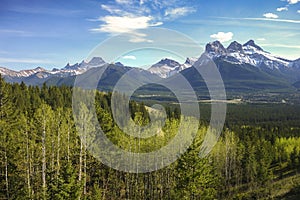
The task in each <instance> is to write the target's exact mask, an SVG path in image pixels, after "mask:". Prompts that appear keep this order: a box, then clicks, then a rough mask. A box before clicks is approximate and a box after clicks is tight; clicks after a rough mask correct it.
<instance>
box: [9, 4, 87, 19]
mask: <svg viewBox="0 0 300 200" xmlns="http://www.w3.org/2000/svg"><path fill="white" fill-rule="evenodd" d="M29 5H30V4H28V6H18V5H16V6H13V7H11V8H10V9H9V10H10V11H13V12H19V13H29V14H42V15H59V16H74V15H75V14H78V13H81V12H82V10H71V9H61V8H46V7H37V6H34V5H32V6H29Z"/></svg>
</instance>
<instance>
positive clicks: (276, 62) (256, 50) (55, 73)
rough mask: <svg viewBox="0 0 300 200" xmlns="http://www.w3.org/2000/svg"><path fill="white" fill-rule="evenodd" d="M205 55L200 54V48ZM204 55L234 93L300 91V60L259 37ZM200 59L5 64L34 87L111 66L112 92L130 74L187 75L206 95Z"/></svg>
mask: <svg viewBox="0 0 300 200" xmlns="http://www.w3.org/2000/svg"><path fill="white" fill-rule="evenodd" d="M199 53H200V52H199ZM203 54H204V55H206V56H208V57H209V58H211V59H212V60H213V61H214V62H215V64H216V66H217V67H218V69H219V71H220V74H221V76H222V79H223V81H224V84H225V88H226V92H227V94H228V96H232V97H236V96H245V95H247V94H254V93H255V94H258V93H260V94H266V92H268V93H270V92H272V93H273V94H274V93H277V94H278V93H280V94H282V93H291V94H294V93H297V90H298V89H299V88H300V58H299V59H297V60H289V59H285V58H281V57H278V56H275V55H273V54H271V53H269V52H266V51H265V50H264V49H263V48H261V47H260V46H258V45H257V44H256V43H255V42H254V41H253V40H249V41H248V42H246V43H245V44H240V43H238V42H236V41H234V42H232V43H231V44H230V45H229V46H228V47H227V48H226V47H224V46H223V45H222V44H221V43H220V42H219V41H214V42H210V43H208V44H207V45H206V47H205V52H204V53H203ZM198 59H199V58H187V59H186V61H185V63H182V64H181V63H179V62H177V61H175V60H172V59H169V58H164V59H162V60H161V61H159V62H158V63H156V64H154V65H152V66H151V67H150V68H149V69H147V70H145V69H141V68H133V67H129V66H124V65H123V64H122V63H119V62H118V63H106V62H105V61H104V60H103V59H102V58H100V57H94V58H92V59H91V60H90V61H82V62H80V63H76V64H73V65H70V64H69V63H68V64H67V65H66V66H65V67H63V68H61V69H52V70H46V69H43V68H41V67H38V68H35V69H32V70H22V71H13V70H9V69H7V68H4V67H0V73H1V75H2V76H3V77H4V78H5V79H6V80H7V81H8V82H19V83H20V82H22V81H23V82H24V83H26V84H28V85H42V84H43V83H47V84H50V85H63V84H65V85H72V84H73V83H74V80H75V77H76V76H78V75H81V74H85V75H89V74H90V75H91V76H92V75H93V74H95V73H96V72H97V71H99V70H103V69H104V68H105V69H106V70H105V72H104V74H103V76H102V78H101V81H100V82H99V89H101V90H112V88H113V87H114V85H115V84H116V82H117V81H118V80H119V79H120V78H121V77H122V76H123V75H124V74H125V73H127V72H129V71H130V73H129V76H127V79H126V81H127V83H128V84H135V83H136V82H137V81H138V82H140V83H144V82H155V81H160V82H162V83H163V82H168V81H175V82H176V79H178V77H179V76H180V74H181V75H183V76H184V77H185V78H186V79H187V80H188V81H189V82H190V84H191V85H192V87H193V88H194V90H195V91H196V92H197V93H198V94H199V95H200V94H201V95H203V94H206V95H207V94H208V92H203V91H205V90H207V89H206V84H205V82H204V80H203V79H202V77H201V75H199V74H198V73H197V71H196V69H195V67H192V66H193V64H194V63H195V62H196V61H197V60H198ZM144 89H145V90H147V91H149V92H150V93H151V92H152V93H153V92H154V91H156V90H159V91H163V89H162V88H160V87H158V86H153V85H152V86H148V87H145V88H144Z"/></svg>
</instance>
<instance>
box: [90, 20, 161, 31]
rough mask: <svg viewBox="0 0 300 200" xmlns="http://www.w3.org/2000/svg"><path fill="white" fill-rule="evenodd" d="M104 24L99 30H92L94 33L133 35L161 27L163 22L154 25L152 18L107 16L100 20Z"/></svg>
mask: <svg viewBox="0 0 300 200" xmlns="http://www.w3.org/2000/svg"><path fill="white" fill-rule="evenodd" d="M99 20H100V21H102V22H104V24H102V25H100V27H99V28H95V29H91V31H94V32H107V33H112V34H118V33H131V32H134V31H135V30H139V29H146V28H148V27H151V26H159V25H161V24H162V22H157V23H152V22H151V21H152V20H153V18H152V17H146V16H141V17H138V16H105V17H102V18H99Z"/></svg>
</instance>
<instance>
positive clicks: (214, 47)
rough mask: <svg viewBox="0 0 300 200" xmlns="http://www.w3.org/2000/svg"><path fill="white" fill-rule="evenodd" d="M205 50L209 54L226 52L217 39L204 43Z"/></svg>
mask: <svg viewBox="0 0 300 200" xmlns="http://www.w3.org/2000/svg"><path fill="white" fill-rule="evenodd" d="M205 51H206V52H207V53H210V54H215V55H224V54H226V53H227V50H226V49H225V47H224V46H223V45H222V44H221V42H219V41H214V42H210V43H208V44H207V45H206V47H205Z"/></svg>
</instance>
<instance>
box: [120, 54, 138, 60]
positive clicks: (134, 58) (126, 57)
mask: <svg viewBox="0 0 300 200" xmlns="http://www.w3.org/2000/svg"><path fill="white" fill-rule="evenodd" d="M122 58H123V59H126V60H136V57H135V56H130V55H127V56H123V57H122Z"/></svg>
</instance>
